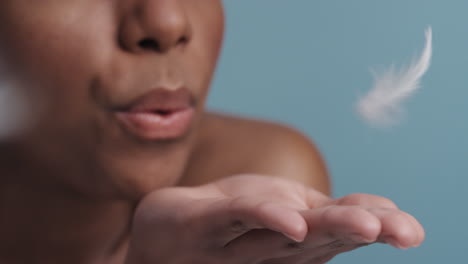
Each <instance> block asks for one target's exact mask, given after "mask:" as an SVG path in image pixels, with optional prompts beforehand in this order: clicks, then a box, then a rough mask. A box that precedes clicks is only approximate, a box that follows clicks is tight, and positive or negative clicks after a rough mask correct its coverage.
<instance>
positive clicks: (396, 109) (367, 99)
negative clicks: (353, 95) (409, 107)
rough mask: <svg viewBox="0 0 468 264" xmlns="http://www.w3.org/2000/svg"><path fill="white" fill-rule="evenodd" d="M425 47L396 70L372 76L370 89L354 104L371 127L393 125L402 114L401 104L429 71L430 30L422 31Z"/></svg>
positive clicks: (391, 69)
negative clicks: (406, 63) (372, 84)
mask: <svg viewBox="0 0 468 264" xmlns="http://www.w3.org/2000/svg"><path fill="white" fill-rule="evenodd" d="M425 34H426V45H425V47H424V50H423V52H422V54H421V56H420V57H419V59H417V60H413V62H412V63H411V64H410V65H409V66H407V67H402V68H401V69H400V70H395V67H394V66H393V65H392V66H391V67H390V68H389V69H388V70H387V71H384V72H383V73H381V74H377V73H376V72H375V71H373V74H374V86H373V88H372V89H371V90H370V91H369V92H368V93H367V94H366V95H365V96H363V97H362V98H360V100H359V101H358V103H357V107H356V108H357V112H358V113H359V115H360V116H361V117H362V118H363V119H364V120H365V121H367V122H368V123H369V124H371V125H374V126H380V127H383V126H390V125H395V124H397V123H398V122H399V121H400V120H401V118H402V116H403V114H404V111H403V107H402V104H403V102H404V101H405V100H406V99H407V98H408V97H409V96H410V95H412V94H413V93H414V92H415V91H416V90H418V89H419V88H420V87H421V78H422V77H423V76H424V74H425V73H426V72H427V70H428V69H429V66H430V63H431V57H432V29H431V27H429V28H427V29H426V32H425Z"/></svg>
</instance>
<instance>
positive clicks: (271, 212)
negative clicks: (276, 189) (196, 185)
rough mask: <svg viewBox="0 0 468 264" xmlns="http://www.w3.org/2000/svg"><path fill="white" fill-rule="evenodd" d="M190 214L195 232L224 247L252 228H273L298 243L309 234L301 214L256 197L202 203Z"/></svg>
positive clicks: (195, 206)
mask: <svg viewBox="0 0 468 264" xmlns="http://www.w3.org/2000/svg"><path fill="white" fill-rule="evenodd" d="M191 211H192V215H191V216H190V218H191V219H194V221H192V222H194V223H196V225H197V227H196V228H194V229H195V230H198V232H200V235H205V237H206V236H208V240H210V241H213V242H214V243H215V244H217V246H221V247H223V246H225V245H226V244H227V243H229V242H230V241H232V240H233V239H235V238H237V237H239V236H241V235H243V234H244V233H246V232H248V231H250V230H252V229H270V230H273V231H276V232H279V233H282V234H284V235H285V236H287V237H289V238H291V239H293V240H297V241H301V240H303V239H304V237H305V235H306V233H307V223H306V222H305V220H304V219H303V217H302V216H301V214H300V213H299V212H297V211H296V210H293V209H290V208H288V207H285V206H282V205H279V204H277V203H272V202H268V201H265V200H261V199H258V198H254V197H239V198H235V199H220V200H215V201H212V202H199V203H195V205H194V207H193V208H192V209H191Z"/></svg>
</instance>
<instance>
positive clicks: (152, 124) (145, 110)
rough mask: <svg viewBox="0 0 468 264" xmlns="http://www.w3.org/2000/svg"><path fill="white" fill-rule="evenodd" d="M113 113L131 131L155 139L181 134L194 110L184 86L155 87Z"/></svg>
mask: <svg viewBox="0 0 468 264" xmlns="http://www.w3.org/2000/svg"><path fill="white" fill-rule="evenodd" d="M115 113H116V115H117V120H118V121H120V123H121V124H122V125H123V127H125V128H126V129H127V130H128V131H130V132H131V133H133V134H135V135H136V136H138V137H140V138H144V139H150V140H158V139H175V138H179V137H182V136H184V134H185V133H186V132H187V131H188V129H189V127H190V124H191V123H192V120H193V117H194V114H195V110H194V107H193V104H192V101H191V98H190V96H189V94H188V92H186V90H180V91H167V90H164V89H156V90H154V91H152V92H150V93H148V94H146V95H144V96H143V97H141V98H139V99H138V100H137V101H136V102H134V103H133V104H131V105H130V106H129V107H126V108H124V109H120V110H117V111H115Z"/></svg>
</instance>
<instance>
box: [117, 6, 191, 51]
mask: <svg viewBox="0 0 468 264" xmlns="http://www.w3.org/2000/svg"><path fill="white" fill-rule="evenodd" d="M196 1H198V0H196ZM132 2H133V3H134V4H133V6H131V7H130V8H129V9H128V11H127V12H126V14H125V15H124V17H123V23H122V24H121V28H120V30H119V42H120V45H121V46H122V47H123V48H124V49H125V50H127V51H130V52H148V51H149V52H157V53H165V52H168V51H169V50H171V49H173V48H176V47H179V46H184V45H186V44H187V43H188V42H189V41H190V38H191V27H190V21H189V19H188V17H187V14H186V12H185V10H184V8H183V6H182V5H181V4H180V3H179V0H134V1H132Z"/></svg>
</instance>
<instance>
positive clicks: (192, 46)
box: [0, 0, 224, 195]
mask: <svg viewBox="0 0 468 264" xmlns="http://www.w3.org/2000/svg"><path fill="white" fill-rule="evenodd" d="M223 20H224V18H223V12H222V6H221V0H112V1H109V0H42V1H37V0H2V1H0V60H1V63H2V64H3V65H4V66H5V67H4V69H3V70H4V72H8V77H9V78H13V79H15V81H16V82H17V83H21V85H19V86H18V89H23V90H25V92H26V94H28V95H30V96H29V98H28V99H29V102H31V104H30V108H29V109H28V111H30V112H31V113H32V114H31V117H33V118H32V120H33V121H34V123H32V124H31V125H30V126H29V127H28V130H27V131H23V133H21V136H17V137H16V138H15V141H14V142H12V144H13V145H14V146H16V147H15V149H16V151H18V152H19V153H20V155H21V156H22V157H26V158H27V159H28V160H29V161H30V162H31V164H33V163H36V164H41V166H45V167H44V168H45V169H50V170H52V171H60V172H61V175H60V179H61V180H65V182H67V183H71V184H73V185H74V186H75V187H77V188H78V189H80V190H83V191H91V192H96V193H107V192H114V191H115V190H119V191H123V192H124V193H125V194H128V195H140V194H141V193H142V192H145V191H147V190H150V189H152V188H155V187H156V186H159V185H161V184H170V183H172V182H173V181H175V180H176V179H174V177H176V175H178V176H180V174H181V173H182V170H183V168H184V164H185V162H186V160H187V158H188V155H189V153H190V148H191V146H192V145H193V140H194V134H195V133H194V132H196V128H197V124H198V123H199V119H200V116H201V114H202V111H203V105H204V101H205V98H206V95H207V91H208V87H209V84H210V81H211V78H212V75H213V72H214V69H215V66H216V61H217V58H218V55H219V51H220V46H221V42H222V35H223V27H224V24H223Z"/></svg>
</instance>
